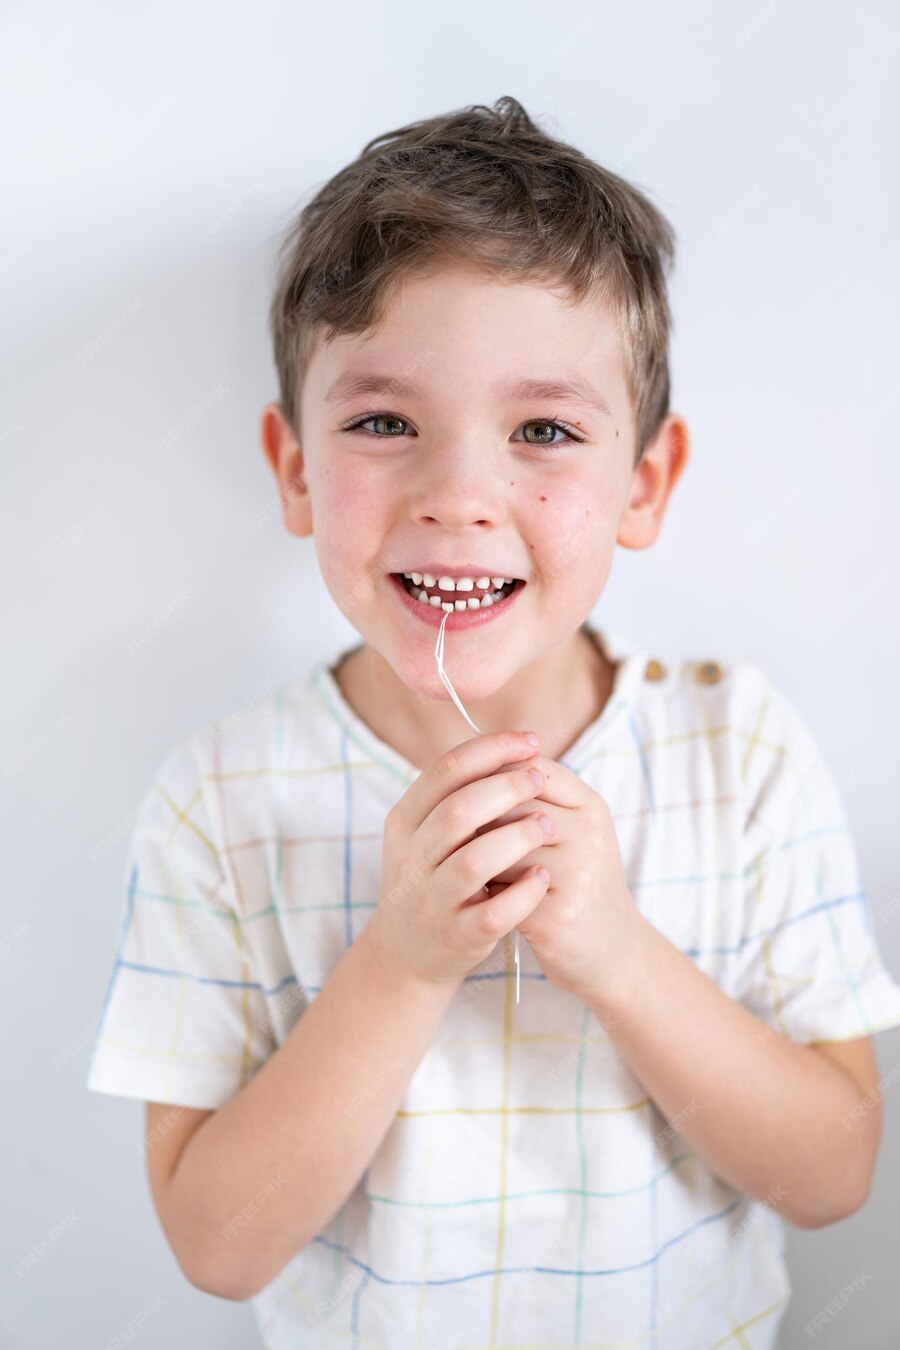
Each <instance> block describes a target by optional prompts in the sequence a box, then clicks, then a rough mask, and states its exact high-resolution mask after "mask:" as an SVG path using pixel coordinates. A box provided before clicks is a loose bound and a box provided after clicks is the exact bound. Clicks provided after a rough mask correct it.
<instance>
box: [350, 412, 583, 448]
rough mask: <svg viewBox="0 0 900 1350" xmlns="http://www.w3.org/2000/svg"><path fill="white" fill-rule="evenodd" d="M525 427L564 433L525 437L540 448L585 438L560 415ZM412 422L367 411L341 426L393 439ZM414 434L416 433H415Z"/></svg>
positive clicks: (400, 435) (376, 437) (525, 423)
mask: <svg viewBox="0 0 900 1350" xmlns="http://www.w3.org/2000/svg"><path fill="white" fill-rule="evenodd" d="M367 422H380V423H382V426H383V428H384V429H383V430H375V431H369V430H367V429H366V423H367ZM521 425H522V427H523V428H528V427H544V428H548V429H549V434H550V436H552V435H553V433H554V432H555V431H559V432H561V433H562V440H558V441H554V440H549V439H548V438H547V436H546V435H544V436H542V437H541V438H540V439H537V440H529V439H527V438H526V439H525V442H524V443H525V445H534V446H537V447H538V448H540V447H541V446H546V447H547V448H548V449H554V448H555V447H556V446H559V445H573V444H575V445H580V444H581V441H582V440H583V439H584V438H583V437H582V436H579V435H578V434H577V433H576V432H575V429H574V427H570V426H569V424H568V423H567V422H563V421H561V420H560V419H559V418H558V417H532V418H530V419H529V420H528V421H527V422H523V423H522V424H521ZM409 426H410V423H409V422H408V421H407V420H406V418H405V417H398V416H397V414H396V413H392V412H374V413H366V414H365V416H363V417H357V418H355V419H354V420H353V421H352V422H347V423H345V425H344V426H342V427H341V428H340V430H341V431H362V432H363V433H364V434H365V435H366V436H373V437H375V439H376V440H382V441H384V440H392V439H395V438H398V437H402V436H403V434H404V433H403V428H404V427H407V428H408V427H409ZM413 434H414V435H415V434H416V433H413Z"/></svg>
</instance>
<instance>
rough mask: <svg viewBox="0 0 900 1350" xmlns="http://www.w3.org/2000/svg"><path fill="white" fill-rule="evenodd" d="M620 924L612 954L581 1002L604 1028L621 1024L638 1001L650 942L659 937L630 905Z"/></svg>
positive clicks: (647, 961) (634, 907) (647, 960)
mask: <svg viewBox="0 0 900 1350" xmlns="http://www.w3.org/2000/svg"><path fill="white" fill-rule="evenodd" d="M630 903H631V909H630V910H629V911H628V913H627V916H625V917H623V922H622V923H621V924H620V925H618V926H617V930H616V934H615V940H614V950H613V953H612V957H611V959H610V961H609V964H608V965H607V967H606V969H605V970H604V971H603V972H602V973H601V975H600V976H599V978H597V979H595V980H594V981H593V982H592V984H591V987H590V988H589V989H586V990H583V991H582V993H581V999H582V1002H583V1003H586V1004H587V1005H588V1007H589V1008H590V1009H591V1011H592V1012H593V1013H594V1014H595V1015H596V1017H597V1019H598V1021H600V1022H601V1023H602V1024H603V1026H605V1027H608V1028H610V1027H614V1026H615V1025H616V1023H617V1022H621V1021H623V1020H624V1019H625V1018H626V1017H627V1015H628V1012H629V1009H631V1008H633V1007H634V1005H635V1002H636V1001H639V1000H640V997H641V989H642V986H643V984H644V983H645V981H646V972H647V969H648V963H649V954H650V949H651V945H652V943H653V942H654V940H656V939H658V938H659V937H660V936H661V935H660V934H659V932H658V931H657V929H655V928H654V927H653V924H652V923H650V921H649V919H646V918H645V917H644V915H643V914H642V913H641V912H640V910H639V909H638V908H637V906H636V905H634V903H633V902H630Z"/></svg>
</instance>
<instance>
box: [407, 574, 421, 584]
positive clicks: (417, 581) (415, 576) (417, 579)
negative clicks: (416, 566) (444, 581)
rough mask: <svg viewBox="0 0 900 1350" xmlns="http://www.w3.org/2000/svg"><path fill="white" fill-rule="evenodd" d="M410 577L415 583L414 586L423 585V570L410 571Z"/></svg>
mask: <svg viewBox="0 0 900 1350" xmlns="http://www.w3.org/2000/svg"><path fill="white" fill-rule="evenodd" d="M409 577H410V579H411V581H412V584H413V585H414V586H421V585H422V573H421V572H410V573H409Z"/></svg>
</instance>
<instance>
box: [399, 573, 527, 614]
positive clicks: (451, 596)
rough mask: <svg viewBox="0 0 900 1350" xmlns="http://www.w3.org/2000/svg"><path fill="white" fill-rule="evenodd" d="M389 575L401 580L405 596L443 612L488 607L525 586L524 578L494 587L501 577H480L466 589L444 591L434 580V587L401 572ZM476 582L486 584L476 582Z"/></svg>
mask: <svg viewBox="0 0 900 1350" xmlns="http://www.w3.org/2000/svg"><path fill="white" fill-rule="evenodd" d="M391 575H392V576H393V577H394V578H395V580H397V581H399V582H400V584H401V585H402V586H403V588H404V589H405V591H406V593H407V595H410V596H412V598H413V599H414V600H416V601H418V603H419V604H420V605H425V606H430V607H431V608H432V609H438V610H441V611H445V612H446V613H448V614H449V613H453V612H458V613H463V612H467V611H469V610H478V609H489V608H490V607H491V606H492V605H496V604H499V603H500V602H501V601H503V600H505V599H506V598H507V596H509V595H512V593H513V591H514V590H516V589H518V588H519V587H521V586H524V585H525V582H524V581H520V580H519V579H518V578H515V577H514V578H513V579H512V580H508V581H505V583H504V584H503V585H501V586H499V587H497V586H495V585H494V582H495V581H497V580H501V578H496V577H479V578H478V580H477V581H475V582H473V584H472V585H470V586H468V587H466V588H459V589H456V588H454V589H453V590H447V589H445V588H443V587H440V586H438V585H437V584H436V583H435V585H433V586H426V585H425V584H424V582H420V583H419V584H417V583H416V582H415V581H413V579H412V576H411V575H407V574H405V573H403V572H392V573H391ZM479 582H483V583H486V584H484V585H479Z"/></svg>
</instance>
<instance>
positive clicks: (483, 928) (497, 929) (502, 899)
mask: <svg viewBox="0 0 900 1350" xmlns="http://www.w3.org/2000/svg"><path fill="white" fill-rule="evenodd" d="M548 885H549V882H548V881H545V880H544V879H543V877H541V875H540V874H539V872H538V871H537V868H532V869H531V870H530V871H528V872H526V873H525V875H524V876H522V877H520V878H519V880H518V881H516V882H514V883H513V884H512V885H511V886H505V887H504V888H503V890H502V891H501V892H500V893H499V894H497V895H494V896H491V897H490V898H488V899H486V900H480V901H479V902H478V903H477V904H475V905H471V906H470V907H469V912H468V914H467V915H466V916H465V918H464V920H463V922H464V923H466V924H467V925H469V926H470V927H471V930H472V934H473V937H474V936H477V937H496V938H501V937H503V935H504V934H505V933H511V932H512V930H513V929H514V928H517V927H518V925H519V924H520V923H522V922H523V920H525V919H527V918H528V915H529V914H530V913H531V912H532V910H534V909H537V907H538V905H539V904H540V903H541V901H542V900H543V898H544V896H545V895H546V893H547V887H548Z"/></svg>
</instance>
